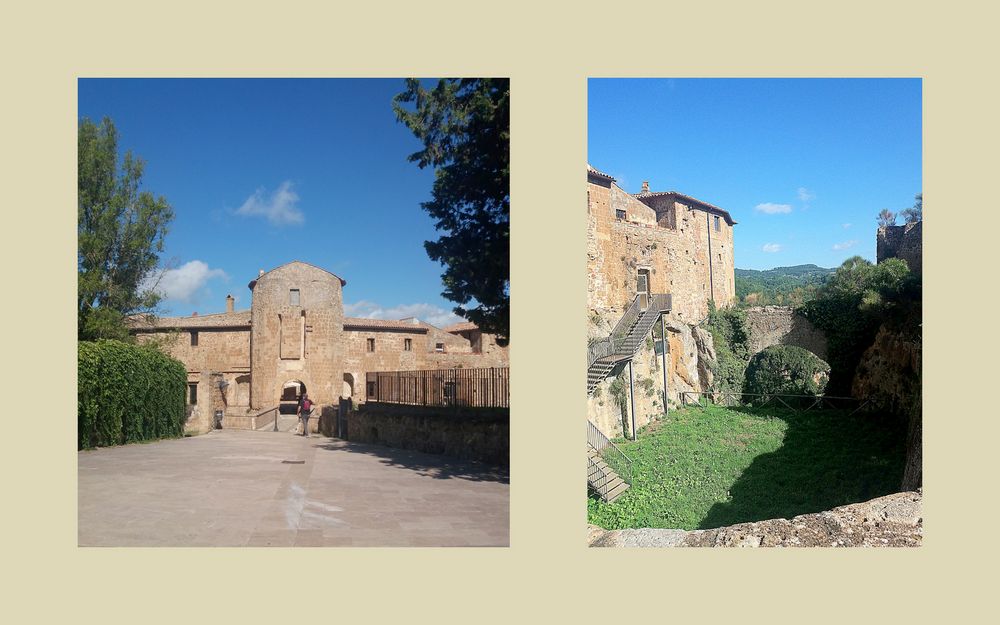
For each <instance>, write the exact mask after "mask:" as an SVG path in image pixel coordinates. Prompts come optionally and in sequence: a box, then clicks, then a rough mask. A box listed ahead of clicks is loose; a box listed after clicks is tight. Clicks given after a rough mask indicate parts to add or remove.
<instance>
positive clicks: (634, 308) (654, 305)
mask: <svg viewBox="0 0 1000 625" xmlns="http://www.w3.org/2000/svg"><path fill="white" fill-rule="evenodd" d="M642 295H645V294H644V293H640V294H638V295H636V296H635V299H633V300H632V304H631V305H630V306H629V307H628V309H626V311H625V314H623V315H622V317H621V319H619V320H618V323H616V324H615V327H614V328H613V329H612V330H611V334H610V335H609V336H608V337H607V338H605V339H600V340H597V341H594V342H592V343H590V344H589V345H588V346H587V368H588V369H589V368H590V367H591V366H593V364H594V363H595V362H597V361H598V360H600V359H601V358H607V357H609V356H615V355H620V356H631V355H632V354H634V353H635V351H636V350H637V349H638V348H639V345H640V344H641V343H636V344H635V345H634V346H633V348H632V349H631V350H625V351H623V349H624V347H625V344H626V343H627V342H628V340H629V338H630V337H632V336H633V335H634V334H635V333H636V330H637V329H638V330H639V331H640V333H641V335H645V334H646V333H647V332H649V330H650V328H652V327H653V323H654V322H655V321H656V318H657V317H658V316H659V315H660V314H661V313H664V312H667V311H669V310H670V307H671V304H672V298H671V296H670V294H669V293H657V294H655V295H651V296H649V299H648V304H647V305H646V308H645V309H642V308H641V303H640V300H641V296H642ZM644 320H645V323H644Z"/></svg>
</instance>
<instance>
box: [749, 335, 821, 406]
mask: <svg viewBox="0 0 1000 625" xmlns="http://www.w3.org/2000/svg"><path fill="white" fill-rule="evenodd" d="M829 379H830V365H828V364H827V363H826V362H825V361H823V360H822V359H820V358H819V357H818V356H817V355H816V354H814V353H812V352H810V351H808V350H805V349H802V348H801V347H795V346H794V345H773V346H771V347H768V348H766V349H764V350H762V351H761V352H759V353H757V354H755V355H754V357H753V358H751V359H750V364H748V365H747V371H746V384H745V385H744V391H743V392H744V393H754V394H758V393H759V394H764V395H771V394H777V395H822V394H823V391H824V389H825V388H826V383H827V382H828V381H829Z"/></svg>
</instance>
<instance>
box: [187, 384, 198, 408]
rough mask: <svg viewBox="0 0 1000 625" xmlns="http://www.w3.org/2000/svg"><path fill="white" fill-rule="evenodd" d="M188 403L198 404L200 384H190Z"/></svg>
mask: <svg viewBox="0 0 1000 625" xmlns="http://www.w3.org/2000/svg"><path fill="white" fill-rule="evenodd" d="M188 403H189V404H192V405H193V404H197V403H198V384H197V383H194V384H188Z"/></svg>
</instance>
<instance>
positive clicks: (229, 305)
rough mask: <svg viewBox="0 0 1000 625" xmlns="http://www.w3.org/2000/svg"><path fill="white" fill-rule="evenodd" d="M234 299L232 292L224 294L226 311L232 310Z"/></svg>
mask: <svg viewBox="0 0 1000 625" xmlns="http://www.w3.org/2000/svg"><path fill="white" fill-rule="evenodd" d="M234 301H235V300H233V296H232V294H230V295H227V296H226V312H233V302H234Z"/></svg>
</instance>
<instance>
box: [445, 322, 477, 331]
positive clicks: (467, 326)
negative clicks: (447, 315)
mask: <svg viewBox="0 0 1000 625" xmlns="http://www.w3.org/2000/svg"><path fill="white" fill-rule="evenodd" d="M441 329H442V330H444V331H445V332H465V331H467V330H478V329H479V326H477V325H476V324H474V323H472V322H471V321H459V322H458V323H453V324H451V325H450V326H447V327H444V328H441Z"/></svg>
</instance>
